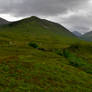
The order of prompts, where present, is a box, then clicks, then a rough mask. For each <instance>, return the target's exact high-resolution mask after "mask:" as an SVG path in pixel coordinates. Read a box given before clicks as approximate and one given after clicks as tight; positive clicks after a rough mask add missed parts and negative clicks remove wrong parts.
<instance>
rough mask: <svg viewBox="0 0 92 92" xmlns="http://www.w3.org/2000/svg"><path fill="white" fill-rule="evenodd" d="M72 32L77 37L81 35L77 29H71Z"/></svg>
mask: <svg viewBox="0 0 92 92" xmlns="http://www.w3.org/2000/svg"><path fill="white" fill-rule="evenodd" d="M73 34H74V35H76V36H77V37H80V36H82V34H81V33H80V32H78V31H73Z"/></svg>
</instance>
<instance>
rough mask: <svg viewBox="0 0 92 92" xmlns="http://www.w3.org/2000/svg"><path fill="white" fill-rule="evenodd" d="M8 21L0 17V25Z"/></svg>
mask: <svg viewBox="0 0 92 92" xmlns="http://www.w3.org/2000/svg"><path fill="white" fill-rule="evenodd" d="M8 23H9V22H8V21H7V20H5V19H3V18H0V25H4V24H8Z"/></svg>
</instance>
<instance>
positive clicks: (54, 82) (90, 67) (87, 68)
mask: <svg viewBox="0 0 92 92" xmlns="http://www.w3.org/2000/svg"><path fill="white" fill-rule="evenodd" d="M91 51H92V43H88V42H85V41H81V40H80V39H78V38H77V37H76V36H75V35H73V34H72V33H71V32H70V31H69V30H67V29H66V28H65V27H63V26H62V25H60V24H58V23H54V22H51V21H48V20H45V19H40V18H38V17H35V16H32V17H30V18H25V19H23V20H20V21H16V22H13V23H9V24H7V25H4V26H0V92H86V91H87V92H91V91H92V52H91Z"/></svg>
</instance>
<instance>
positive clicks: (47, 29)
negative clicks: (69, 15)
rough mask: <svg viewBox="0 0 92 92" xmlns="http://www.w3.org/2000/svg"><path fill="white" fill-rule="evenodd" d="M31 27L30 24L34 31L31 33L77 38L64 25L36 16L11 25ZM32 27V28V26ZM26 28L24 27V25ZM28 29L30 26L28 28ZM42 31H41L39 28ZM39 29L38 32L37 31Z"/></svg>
mask: <svg viewBox="0 0 92 92" xmlns="http://www.w3.org/2000/svg"><path fill="white" fill-rule="evenodd" d="M23 24H25V25H29V24H30V26H29V27H30V29H31V28H32V29H33V30H31V32H35V33H36V31H39V32H41V33H43V32H44V33H51V34H54V35H60V36H66V37H68V36H69V37H75V36H74V35H73V34H72V32H70V31H69V30H68V29H66V28H65V27H63V26H62V25H60V24H58V23H54V22H51V21H48V20H45V19H40V18H38V17H36V16H32V17H29V18H25V19H23V20H20V21H17V22H14V23H11V24H10V25H12V26H13V27H14V26H18V25H23ZM31 25H32V26H31ZM23 26H24V25H23ZM27 27H28V26H27ZM38 27H39V28H40V29H41V30H43V31H41V30H39V28H38ZM36 29H37V30H36ZM34 30H35V31H34Z"/></svg>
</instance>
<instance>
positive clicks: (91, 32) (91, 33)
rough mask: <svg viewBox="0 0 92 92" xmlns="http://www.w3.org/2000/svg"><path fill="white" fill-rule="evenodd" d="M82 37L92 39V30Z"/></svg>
mask: <svg viewBox="0 0 92 92" xmlns="http://www.w3.org/2000/svg"><path fill="white" fill-rule="evenodd" d="M81 38H82V39H84V40H87V41H92V31H90V32H87V33H85V34H84V35H83V36H82V37H81Z"/></svg>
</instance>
